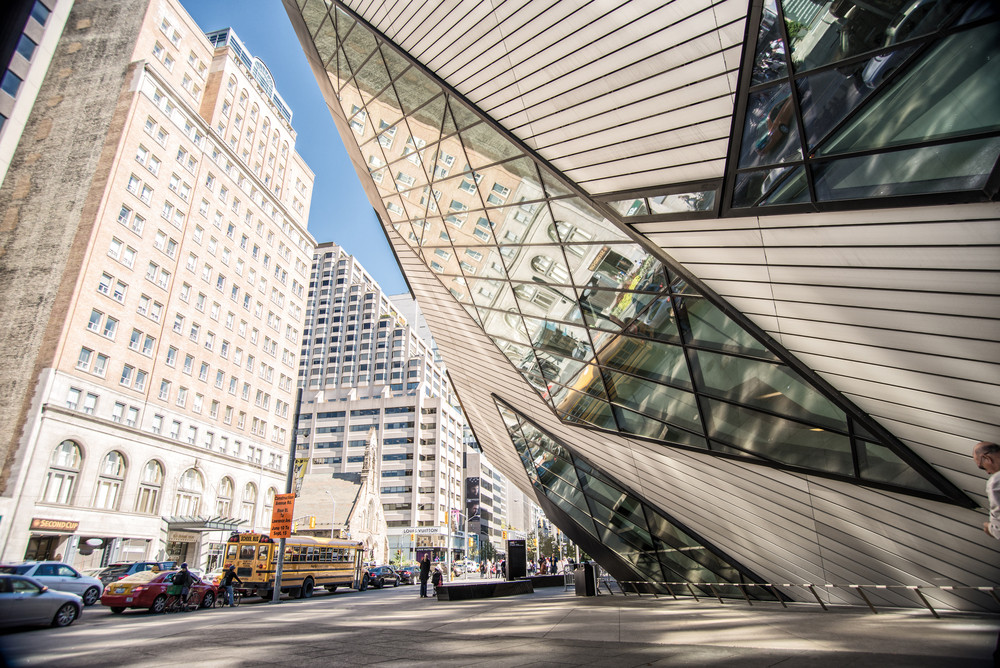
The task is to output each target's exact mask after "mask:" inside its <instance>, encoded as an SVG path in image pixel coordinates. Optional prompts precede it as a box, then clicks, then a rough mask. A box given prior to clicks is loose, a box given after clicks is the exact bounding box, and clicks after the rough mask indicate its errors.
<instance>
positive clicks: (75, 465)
mask: <svg viewBox="0 0 1000 668" xmlns="http://www.w3.org/2000/svg"><path fill="white" fill-rule="evenodd" d="M82 461H83V457H81V455H80V446H79V445H77V444H76V443H74V442H73V441H63V442H62V443H60V444H59V445H57V446H56V449H55V450H53V451H52V458H51V459H50V460H49V472H48V475H47V476H46V478H45V492H44V493H43V494H42V500H43V501H45V502H46V503H63V504H68V503H69V502H71V501H72V500H73V491H74V489H75V488H76V477H77V476H78V475H79V474H80V463H81V462H82Z"/></svg>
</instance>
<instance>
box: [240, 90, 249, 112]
mask: <svg viewBox="0 0 1000 668" xmlns="http://www.w3.org/2000/svg"><path fill="white" fill-rule="evenodd" d="M248 99H249V97H248V96H247V92H246V90H241V91H240V107H241V108H243V109H246V108H247V100H248Z"/></svg>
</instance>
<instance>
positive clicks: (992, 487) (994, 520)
mask: <svg viewBox="0 0 1000 668" xmlns="http://www.w3.org/2000/svg"><path fill="white" fill-rule="evenodd" d="M972 460H973V461H974V462H976V466H978V467H979V468H980V469H981V470H983V471H986V473H988V474H989V476H990V477H989V478H987V479H986V498H987V499H988V500H989V503H990V519H988V520H987V521H985V522H983V531H985V532H986V533H987V534H988V535H990V536H993V537H994V538H996V539H998V540H1000V445H997V444H996V443H990V442H989V441H980V442H979V443H976V445H975V447H974V448H972ZM993 665H994V666H1000V634H998V635H997V646H996V649H994V650H993Z"/></svg>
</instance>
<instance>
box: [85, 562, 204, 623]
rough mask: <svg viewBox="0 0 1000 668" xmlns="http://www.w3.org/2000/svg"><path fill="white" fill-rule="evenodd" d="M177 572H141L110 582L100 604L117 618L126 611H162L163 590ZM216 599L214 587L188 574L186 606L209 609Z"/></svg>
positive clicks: (163, 603)
mask: <svg viewBox="0 0 1000 668" xmlns="http://www.w3.org/2000/svg"><path fill="white" fill-rule="evenodd" d="M176 573H177V571H142V572H140V573H133V574H132V575H129V576H128V577H125V578H122V579H121V580H116V581H115V582H112V583H111V584H109V585H108V586H107V587H105V588H104V594H103V595H102V596H101V605H105V606H107V607H109V608H111V612H113V613H115V614H116V615H120V614H121V613H123V612H125V609H126V608H146V609H148V610H149V611H150V612H153V613H160V612H163V610H164V608H165V607H166V605H167V587H169V586H170V585H171V584H172V583H173V580H174V575H175V574H176ZM217 596H218V589H217V588H216V586H215V585H213V584H211V583H209V582H205V581H203V580H202V579H201V578H199V577H198V576H197V575H195V574H194V573H191V591H190V593H189V594H188V603H189V604H197V605H200V606H201V607H202V608H210V607H212V604H213V603H215V598H216V597H217Z"/></svg>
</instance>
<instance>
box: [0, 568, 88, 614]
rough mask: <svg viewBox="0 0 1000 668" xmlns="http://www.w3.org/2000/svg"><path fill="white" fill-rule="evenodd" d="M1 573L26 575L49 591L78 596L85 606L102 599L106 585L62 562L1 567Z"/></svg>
mask: <svg viewBox="0 0 1000 668" xmlns="http://www.w3.org/2000/svg"><path fill="white" fill-rule="evenodd" d="M0 573H8V574H10V575H26V576H28V577H30V578H34V579H35V580H38V581H39V582H41V583H42V584H43V585H45V586H46V587H48V588H49V589H55V590H57V591H65V592H69V593H71V594H76V595H77V596H79V597H80V598H82V599H83V604H84V605H94V604H95V603H97V601H99V600H100V598H101V592H102V591H104V584H103V583H102V582H101V581H100V580H98V579H97V578H94V577H88V576H86V575H82V574H81V573H80V572H79V571H77V570H76V569H75V568H73V567H72V566H68V565H66V564H64V563H62V562H61V561H26V562H24V563H23V564H12V565H5V566H0Z"/></svg>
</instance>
